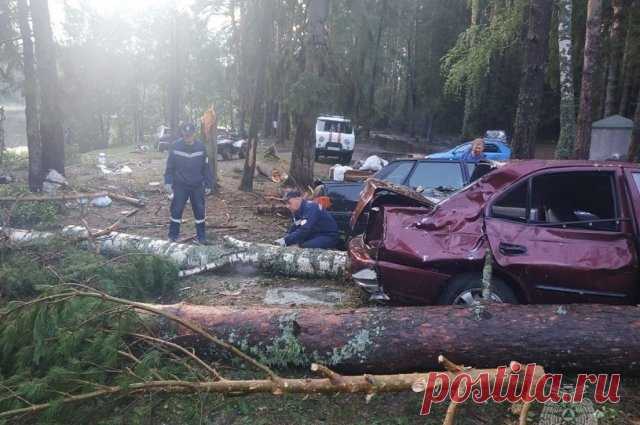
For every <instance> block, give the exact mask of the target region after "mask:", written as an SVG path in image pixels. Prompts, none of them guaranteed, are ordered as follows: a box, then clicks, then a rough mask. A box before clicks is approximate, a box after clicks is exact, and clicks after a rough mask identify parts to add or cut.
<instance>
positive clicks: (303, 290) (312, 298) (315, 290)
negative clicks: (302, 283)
mask: <svg viewBox="0 0 640 425" xmlns="http://www.w3.org/2000/svg"><path fill="white" fill-rule="evenodd" d="M343 298H344V294H343V293H341V292H338V291H335V290H331V289H327V288H319V287H297V288H296V287H293V288H270V289H267V293H266V295H265V297H264V299H263V302H264V303H265V304H267V305H291V304H296V305H322V306H334V305H337V304H340V303H341V302H342V300H343Z"/></svg>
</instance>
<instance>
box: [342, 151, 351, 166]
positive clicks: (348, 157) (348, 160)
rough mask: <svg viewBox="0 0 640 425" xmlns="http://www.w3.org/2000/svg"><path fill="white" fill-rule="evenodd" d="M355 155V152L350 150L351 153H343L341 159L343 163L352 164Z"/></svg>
mask: <svg viewBox="0 0 640 425" xmlns="http://www.w3.org/2000/svg"><path fill="white" fill-rule="evenodd" d="M352 157H353V152H349V153H345V154H342V155H341V157H340V160H341V162H342V165H349V164H351V158H352Z"/></svg>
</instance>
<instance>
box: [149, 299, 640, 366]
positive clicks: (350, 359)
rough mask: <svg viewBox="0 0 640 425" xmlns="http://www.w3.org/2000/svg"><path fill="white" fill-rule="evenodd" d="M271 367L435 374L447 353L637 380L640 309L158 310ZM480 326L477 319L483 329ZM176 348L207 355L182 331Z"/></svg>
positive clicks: (482, 361) (472, 360) (463, 359)
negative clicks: (320, 365) (440, 358)
mask: <svg viewBox="0 0 640 425" xmlns="http://www.w3.org/2000/svg"><path fill="white" fill-rule="evenodd" d="M154 307H155V308H156V309H159V310H162V311H166V312H170V313H172V314H174V315H176V316H178V317H180V318H183V319H185V320H187V321H190V322H193V323H197V324H198V325H200V326H201V327H202V328H204V329H206V330H207V331H208V332H210V333H211V334H213V335H217V336H218V337H219V338H220V339H222V340H224V341H228V342H230V343H232V344H234V345H235V346H237V347H239V348H241V349H243V350H244V351H245V352H247V353H251V355H253V356H254V357H255V358H257V359H258V360H260V361H261V362H263V363H266V364H271V365H274V366H280V367H282V366H299V367H306V366H309V365H310V364H311V363H313V362H318V363H323V364H326V365H328V366H330V367H332V368H334V369H336V370H339V371H348V372H349V373H361V372H367V373H399V372H407V371H411V372H413V371H424V370H432V369H435V368H437V367H438V365H437V362H436V359H437V358H438V355H439V354H443V355H445V356H446V357H448V358H450V359H451V360H453V361H455V362H458V363H463V364H473V365H474V366H477V367H491V366H494V365H496V364H505V363H508V362H509V361H510V360H511V359H513V358H517V359H518V360H519V361H522V362H524V363H538V364H544V366H545V368H546V369H547V370H549V369H551V370H565V371H568V370H572V371H587V372H589V373H596V372H604V371H613V372H632V373H637V372H639V371H640V362H637V361H635V360H634V359H638V358H640V308H638V307H636V306H606V305H580V304H576V305H567V306H557V305H515V306H514V305H502V304H493V305H489V306H487V307H485V308H484V311H483V313H482V314H480V315H478V314H477V312H476V311H474V309H473V308H459V307H452V306H442V307H396V308H364V309H355V310H331V309H300V310H292V309H277V308H276V309H274V308H251V309H236V308H229V307H213V306H195V305H184V304H177V305H166V306H158V305H154ZM478 317H480V319H479V320H478ZM171 332H172V334H173V332H177V334H178V335H180V336H179V337H178V342H179V343H180V344H181V345H183V346H193V347H195V348H196V350H197V351H199V352H201V353H210V352H211V350H210V348H211V347H210V345H208V344H206V343H204V341H202V340H200V338H199V337H197V336H195V335H194V334H192V333H190V332H188V331H186V330H185V329H171Z"/></svg>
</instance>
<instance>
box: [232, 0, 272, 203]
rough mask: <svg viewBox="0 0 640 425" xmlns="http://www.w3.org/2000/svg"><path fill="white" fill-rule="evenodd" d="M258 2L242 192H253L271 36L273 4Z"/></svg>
mask: <svg viewBox="0 0 640 425" xmlns="http://www.w3.org/2000/svg"><path fill="white" fill-rule="evenodd" d="M269 3H270V2H269ZM260 4H261V5H262V10H261V13H262V19H261V21H262V25H261V30H260V36H259V41H258V43H257V46H256V47H257V49H258V55H259V57H260V59H259V60H258V62H257V64H256V65H257V69H256V86H255V90H254V92H253V107H252V110H251V124H250V126H249V141H248V149H247V155H246V157H245V160H244V170H243V173H242V180H241V181H240V190H242V191H243V192H253V176H254V175H255V173H256V153H257V150H258V120H259V115H260V107H261V105H262V103H263V101H262V99H263V97H264V83H265V76H266V69H267V59H268V54H269V53H268V52H269V46H270V42H271V37H272V31H271V30H272V28H273V22H272V15H271V13H272V11H273V7H272V6H273V5H272V4H267V0H262V1H261V2H260ZM254 7H257V6H254ZM267 112H268V111H266V110H265V114H267Z"/></svg>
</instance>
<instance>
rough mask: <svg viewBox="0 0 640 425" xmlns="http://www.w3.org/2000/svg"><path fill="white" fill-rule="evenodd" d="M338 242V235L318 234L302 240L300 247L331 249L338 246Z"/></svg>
mask: <svg viewBox="0 0 640 425" xmlns="http://www.w3.org/2000/svg"><path fill="white" fill-rule="evenodd" d="M338 242H340V240H339V238H338V235H335V236H332V235H318V236H312V237H311V238H310V239H307V240H306V241H304V242H302V243H301V244H300V248H321V249H331V248H335V247H336V246H338Z"/></svg>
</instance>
